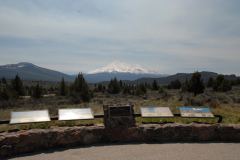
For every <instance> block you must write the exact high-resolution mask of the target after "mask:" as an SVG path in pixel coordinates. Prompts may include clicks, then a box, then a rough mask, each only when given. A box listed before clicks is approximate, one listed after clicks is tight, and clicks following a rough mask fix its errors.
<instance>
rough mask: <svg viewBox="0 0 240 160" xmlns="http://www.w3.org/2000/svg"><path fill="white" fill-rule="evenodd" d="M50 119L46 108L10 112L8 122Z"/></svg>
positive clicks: (44, 120) (45, 120)
mask: <svg viewBox="0 0 240 160" xmlns="http://www.w3.org/2000/svg"><path fill="white" fill-rule="evenodd" d="M47 121H50V116H49V113H48V110H36V111H23V112H11V120H10V124H17V123H31V122H47Z"/></svg>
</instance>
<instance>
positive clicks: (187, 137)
mask: <svg viewBox="0 0 240 160" xmlns="http://www.w3.org/2000/svg"><path fill="white" fill-rule="evenodd" d="M207 141H215V142H216V141H218V142H240V125H220V124H214V125H210V124H164V125H160V124H145V125H140V126H137V127H132V128H125V129H105V128H104V127H103V126H88V127H87V126H85V127H84V126H83V127H59V128H52V129H33V130H26V131H18V132H11V133H8V132H4V133H0V157H4V156H14V155H17V154H21V153H28V152H33V151H38V150H42V149H43V150H44V149H45V150H46V149H49V148H53V147H66V146H81V145H91V144H96V143H113V142H155V143H163V142H207Z"/></svg>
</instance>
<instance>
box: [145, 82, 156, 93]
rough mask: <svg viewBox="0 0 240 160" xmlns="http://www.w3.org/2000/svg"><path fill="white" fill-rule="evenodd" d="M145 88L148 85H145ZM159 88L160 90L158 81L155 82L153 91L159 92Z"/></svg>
mask: <svg viewBox="0 0 240 160" xmlns="http://www.w3.org/2000/svg"><path fill="white" fill-rule="evenodd" d="M145 87H146V85H145ZM158 88H159V86H158V83H157V81H156V80H154V81H153V83H152V90H154V91H157V90H158Z"/></svg>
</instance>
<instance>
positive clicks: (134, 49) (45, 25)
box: [0, 0, 240, 75]
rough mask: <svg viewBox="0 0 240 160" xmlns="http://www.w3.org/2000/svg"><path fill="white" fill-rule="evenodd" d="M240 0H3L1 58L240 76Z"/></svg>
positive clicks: (72, 68) (67, 66)
mask: <svg viewBox="0 0 240 160" xmlns="http://www.w3.org/2000/svg"><path fill="white" fill-rule="evenodd" d="M239 8H240V1H239V0H194V1H193V0H181V1H179V0H165V1H163V0H118V1H117V0H44V1H43V0H39V1H38V0H32V1H31V0H21V1H17V0H15V1H14V0H8V1H5V0H0V56H1V58H0V64H8V63H17V62H31V63H34V64H36V65H40V66H43V67H48V68H51V69H55V70H58V71H62V72H65V73H77V72H87V71H90V70H94V69H96V68H99V67H102V66H104V65H106V64H108V63H111V62H112V61H122V62H125V63H132V64H138V65H141V66H143V67H146V68H148V69H151V70H155V71H158V72H160V73H164V74H173V73H177V72H193V71H196V70H199V71H203V70H205V71H206V70H208V71H215V72H219V73H226V74H231V73H234V74H237V75H240V63H239V62H240V9H239Z"/></svg>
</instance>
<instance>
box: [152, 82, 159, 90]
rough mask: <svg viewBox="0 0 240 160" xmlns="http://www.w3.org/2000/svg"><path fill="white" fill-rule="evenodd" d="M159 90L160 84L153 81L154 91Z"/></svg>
mask: <svg viewBox="0 0 240 160" xmlns="http://www.w3.org/2000/svg"><path fill="white" fill-rule="evenodd" d="M158 88H159V86H158V83H157V81H156V80H154V81H153V83H152V90H154V91H157V90H158Z"/></svg>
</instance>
